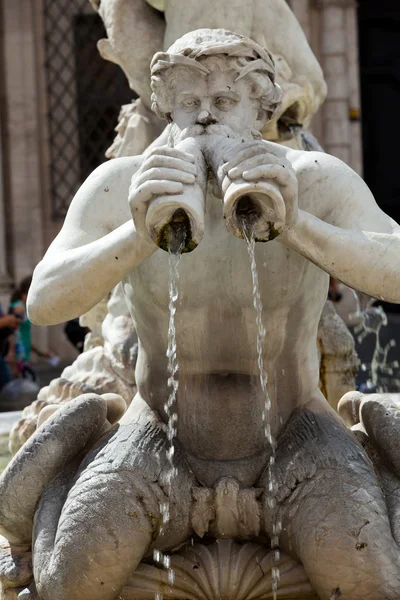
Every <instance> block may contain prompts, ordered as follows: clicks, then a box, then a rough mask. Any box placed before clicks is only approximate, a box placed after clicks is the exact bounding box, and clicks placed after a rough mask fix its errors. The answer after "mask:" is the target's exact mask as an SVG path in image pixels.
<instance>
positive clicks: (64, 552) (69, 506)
mask: <svg viewBox="0 0 400 600" xmlns="http://www.w3.org/2000/svg"><path fill="white" fill-rule="evenodd" d="M167 450H168V441H167V439H166V436H165V433H164V432H163V429H162V428H160V427H159V426H155V425H154V423H151V422H150V421H143V420H142V421H139V422H135V423H132V424H129V425H123V426H120V427H116V428H115V429H114V430H113V431H111V432H109V433H108V434H107V436H106V437H105V438H103V440H102V441H101V442H100V443H99V445H98V446H97V447H96V448H95V449H93V450H92V451H91V452H90V453H89V455H88V456H87V457H86V458H85V460H84V462H83V463H82V465H81V466H80V470H79V473H78V475H77V476H76V478H75V480H74V481H73V483H72V486H71V487H70V489H69V491H68V494H67V497H66V500H65V503H64V504H63V506H62V509H61V514H60V513H59V512H58V514H60V518H59V520H58V523H57V515H56V512H57V507H56V506H55V505H54V507H53V504H54V503H55V502H56V501H55V496H54V493H53V492H54V490H51V487H50V488H49V489H48V490H46V493H45V494H44V496H43V498H42V501H41V504H40V506H39V510H38V513H37V515H36V527H35V533H36V540H35V547H34V560H35V579H36V582H37V583H38V587H39V589H40V590H41V591H44V592H45V593H46V590H47V593H48V594H49V597H50V598H53V597H54V598H56V597H57V599H58V600H63V599H64V596H59V594H61V593H63V594H65V597H66V598H68V600H75V595H76V594H77V595H76V599H77V600H78V598H81V597H85V600H91V599H92V597H93V600H94V599H96V600H103V598H104V600H107V599H108V597H109V596H108V594H111V596H110V597H114V596H112V593H113V590H119V589H122V586H123V585H124V584H125V582H126V580H127V578H128V577H129V576H130V575H131V574H132V573H133V571H134V570H135V569H136V567H137V565H138V563H139V562H140V561H141V560H142V558H144V557H145V556H151V555H152V553H153V548H155V547H161V548H163V549H164V548H171V547H172V546H175V545H177V544H179V543H181V542H182V541H185V540H186V539H187V538H188V537H189V515H190V506H189V502H190V498H191V483H192V479H191V476H190V473H189V469H188V467H187V466H186V464H185V463H184V461H183V459H182V458H181V456H180V453H179V452H178V451H177V452H176V456H175V460H176V465H177V467H178V472H177V473H176V474H175V475H174V477H172V480H171V481H170V485H169V476H170V475H171V470H170V468H171V467H170V463H169V461H168V459H167V455H166V453H167ZM57 487H58V486H57ZM169 488H170V489H171V497H169V494H168V492H169ZM165 510H169V515H170V518H169V522H168V523H163V521H165V517H164V514H165ZM163 511H164V514H163ZM50 513H54V519H52V523H50V522H49V514H50ZM162 531H163V532H164V533H161V532H162ZM77 565H79V568H77ZM48 590H50V592H48ZM61 590H65V591H64V592H61ZM82 590H84V594H83V592H82ZM45 593H43V596H44V598H46V600H47V596H46V595H45ZM79 593H82V594H83V595H82V596H80V595H79Z"/></svg>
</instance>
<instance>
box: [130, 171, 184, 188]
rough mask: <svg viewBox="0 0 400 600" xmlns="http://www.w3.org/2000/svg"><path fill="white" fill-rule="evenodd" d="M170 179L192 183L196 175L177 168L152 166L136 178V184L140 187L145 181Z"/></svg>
mask: <svg viewBox="0 0 400 600" xmlns="http://www.w3.org/2000/svg"><path fill="white" fill-rule="evenodd" d="M164 180H166V181H172V182H179V183H184V184H192V183H194V182H195V180H196V177H195V176H194V175H193V173H186V172H185V171H180V170H178V169H166V168H153V169H149V170H148V171H145V172H144V173H142V174H141V175H140V176H139V177H138V179H137V185H138V186H139V187H140V186H141V185H142V184H144V183H145V182H146V181H164Z"/></svg>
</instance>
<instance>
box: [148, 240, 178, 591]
mask: <svg viewBox="0 0 400 600" xmlns="http://www.w3.org/2000/svg"><path fill="white" fill-rule="evenodd" d="M182 244H183V242H182ZM174 246H175V249H176V251H175V252H172V251H171V252H169V254H168V264H169V303H168V305H169V325H168V347H167V358H168V366H167V369H168V388H169V390H170V392H169V396H168V399H167V401H166V402H165V404H164V410H165V413H166V415H167V418H168V422H167V439H168V449H167V452H166V455H167V460H168V463H169V467H168V471H167V476H166V484H167V486H166V487H167V499H166V501H165V502H164V503H163V504H162V505H161V507H160V508H161V514H162V526H161V528H160V534H164V533H165V532H166V528H167V527H168V523H169V521H170V498H171V490H172V483H173V480H174V477H175V476H176V474H177V468H176V466H175V463H174V455H175V438H176V435H177V426H178V413H177V406H176V403H177V394H178V388H179V378H178V371H179V364H178V358H177V352H176V328H175V314H176V309H177V305H178V300H179V263H180V260H181V256H182V254H181V250H182V248H183V245H179V246H178V247H176V245H174ZM174 246H173V247H174ZM153 558H154V561H155V562H157V563H159V564H160V565H161V566H162V567H164V568H165V569H166V570H167V571H168V583H169V584H170V585H173V583H174V581H175V573H174V570H173V569H172V568H171V557H170V556H169V555H168V554H163V553H162V552H161V551H160V550H155V551H154V555H153ZM162 598H163V595H162V594H161V593H157V594H156V596H155V600H162Z"/></svg>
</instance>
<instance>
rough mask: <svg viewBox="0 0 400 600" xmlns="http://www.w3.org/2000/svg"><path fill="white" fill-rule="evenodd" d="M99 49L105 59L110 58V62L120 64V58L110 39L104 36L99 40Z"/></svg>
mask: <svg viewBox="0 0 400 600" xmlns="http://www.w3.org/2000/svg"><path fill="white" fill-rule="evenodd" d="M97 49H98V51H99V53H100V56H101V58H104V60H109V61H110V62H113V63H115V64H116V65H118V64H119V62H118V58H117V56H116V54H115V52H114V50H113V47H112V46H111V44H110V40H108V39H106V38H103V39H102V40H99V41H98V42H97Z"/></svg>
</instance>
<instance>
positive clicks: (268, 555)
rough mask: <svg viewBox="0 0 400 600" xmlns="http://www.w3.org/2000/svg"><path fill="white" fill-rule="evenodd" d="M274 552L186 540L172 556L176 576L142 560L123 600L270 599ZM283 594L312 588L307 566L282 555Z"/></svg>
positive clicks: (302, 598)
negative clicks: (172, 579)
mask: <svg viewBox="0 0 400 600" xmlns="http://www.w3.org/2000/svg"><path fill="white" fill-rule="evenodd" d="M274 566H276V565H275V564H274V562H273V554H272V552H271V550H270V549H269V548H266V547H265V546H261V545H260V544H253V543H244V544H240V543H238V542H235V541H233V540H217V541H216V542H215V543H213V544H210V545H205V544H195V545H194V546H185V548H184V549H183V550H181V551H180V552H179V553H177V554H173V555H172V556H171V567H172V569H173V570H174V573H175V582H174V584H173V585H172V586H171V585H170V584H169V583H168V574H167V571H166V570H165V569H163V568H161V567H156V566H152V565H147V564H144V563H142V564H140V565H139V567H138V568H137V570H136V571H135V573H134V575H133V577H132V578H131V580H130V581H129V584H128V585H127V586H126V587H125V588H124V590H123V592H122V594H121V599H123V600H154V598H155V597H157V596H156V595H157V594H159V596H158V597H160V598H161V597H162V598H163V600H269V599H271V600H272V598H273V592H272V568H273V567H274ZM277 566H278V567H279V570H280V583H279V588H278V595H277V597H278V598H279V600H308V599H310V598H314V599H317V598H318V597H317V596H316V595H315V593H314V592H313V590H312V588H311V585H310V583H309V581H308V577H307V576H306V574H305V572H304V569H303V568H302V567H301V566H300V565H299V564H298V563H297V562H296V561H294V560H293V559H291V558H289V557H288V556H285V555H281V558H280V561H279V564H278V565H277Z"/></svg>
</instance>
